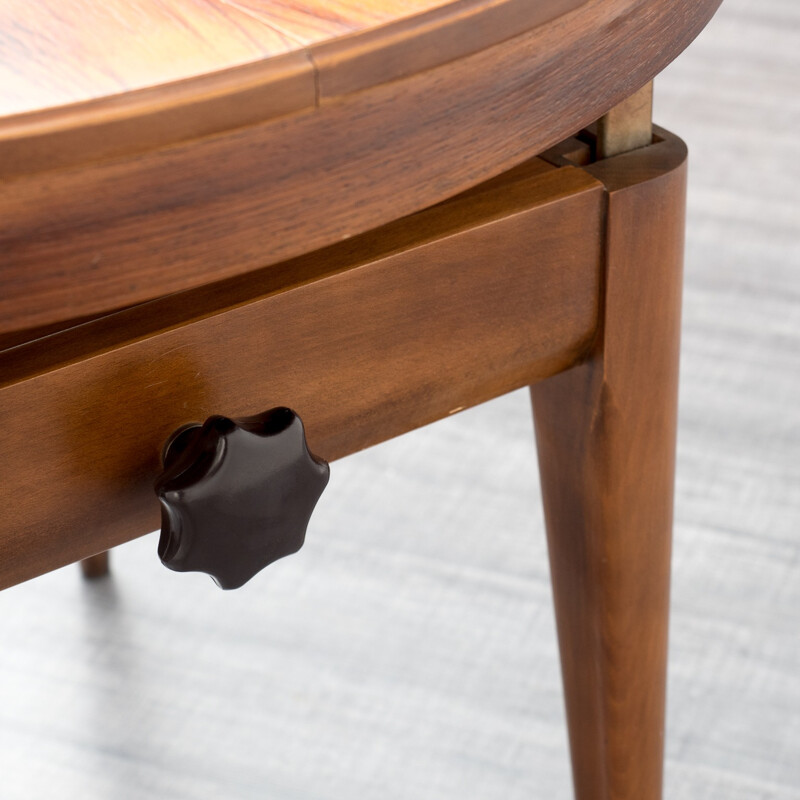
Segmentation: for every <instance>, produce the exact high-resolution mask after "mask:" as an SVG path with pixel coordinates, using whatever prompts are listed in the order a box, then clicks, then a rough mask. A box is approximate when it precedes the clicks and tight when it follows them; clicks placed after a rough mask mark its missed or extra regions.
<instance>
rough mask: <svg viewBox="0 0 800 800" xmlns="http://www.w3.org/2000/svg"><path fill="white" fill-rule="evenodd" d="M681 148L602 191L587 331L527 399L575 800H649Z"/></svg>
mask: <svg viewBox="0 0 800 800" xmlns="http://www.w3.org/2000/svg"><path fill="white" fill-rule="evenodd" d="M685 157H686V152H685V148H684V147H683V145H682V143H681V142H679V141H677V140H675V139H671V138H670V139H668V140H666V141H663V142H661V143H660V144H655V145H652V146H650V147H648V148H644V149H642V150H637V151H634V152H632V153H629V154H626V155H622V156H619V157H617V158H615V159H611V160H608V161H600V162H598V163H596V164H594V165H592V166H589V167H587V168H586V169H587V171H589V172H592V173H593V174H594V175H596V176H597V177H599V178H601V179H602V180H603V182H604V184H605V185H606V186H607V188H608V222H607V232H606V236H607V239H606V268H605V281H604V307H603V311H602V315H601V325H600V328H599V330H598V335H597V338H596V340H595V344H594V347H593V349H592V351H591V354H590V356H589V357H588V358H587V360H586V361H585V362H584V363H582V364H581V365H580V366H577V367H575V368H573V369H571V370H568V371H567V372H564V373H563V374H561V375H558V376H556V377H554V378H551V379H549V380H546V381H543V382H542V383H540V384H538V385H536V386H534V387H533V388H532V397H533V409H534V419H535V426H536V439H537V443H538V449H539V467H540V473H541V481H542V494H543V500H544V510H545V520H546V523H547V536H548V545H549V550H550V562H551V572H552V581H553V591H554V596H555V605H556V617H557V623H558V635H559V644H560V650H561V665H562V672H563V679H564V688H565V694H566V705H567V718H568V723H569V732H570V744H571V750H572V768H573V776H574V783H575V792H576V798H577V800H659V798H660V797H661V785H662V763H663V749H664V707H665V686H666V664H667V624H668V613H669V563H670V543H671V538H672V497H673V482H674V466H675V433H676V422H677V420H676V416H677V414H676V412H677V399H678V356H679V339H680V300H681V285H682V283H681V274H682V259H683V230H684V205H685V188H686V186H685V178H686V169H685Z"/></svg>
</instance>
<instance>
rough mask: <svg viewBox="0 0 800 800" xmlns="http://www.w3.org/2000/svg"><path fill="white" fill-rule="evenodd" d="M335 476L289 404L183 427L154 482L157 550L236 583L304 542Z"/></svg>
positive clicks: (226, 583)
mask: <svg viewBox="0 0 800 800" xmlns="http://www.w3.org/2000/svg"><path fill="white" fill-rule="evenodd" d="M329 474H330V470H329V467H328V465H327V464H326V463H325V462H324V461H322V460H321V459H318V458H315V457H314V456H313V455H311V453H310V452H309V450H308V445H307V443H306V438H305V432H304V430H303V424H302V422H301V421H300V418H299V417H298V416H297V414H295V413H294V411H292V410H291V409H288V408H273V409H272V410H271V411H267V412H265V413H264V414H259V415H258V416H256V417H248V418H247V419H239V420H231V419H228V418H227V417H220V416H215V417H209V418H208V419H207V420H206V421H205V423H203V425H198V424H193V425H187V426H184V427H183V428H180V429H179V430H177V431H176V432H175V433H174V434H173V435H172V436H171V437H170V439H169V441H168V442H167V444H166V446H165V448H164V472H163V473H162V475H161V476H160V477H159V479H158V480H157V481H156V485H155V489H156V494H157V495H158V499H159V500H160V502H161V539H160V541H159V543H158V555H159V557H160V558H161V561H162V562H163V564H164V565H165V566H167V567H169V568H170V569H173V570H176V571H178V572H207V573H208V574H209V575H211V577H212V578H213V579H214V580H215V581H216V582H217V584H219V586H221V587H222V588H223V589H236V588H238V587H239V586H242V585H243V584H245V583H247V581H249V580H250V578H252V577H253V576H254V575H255V574H256V573H257V572H260V571H261V570H262V569H264V567H266V566H267V565H268V564H271V563H272V562H273V561H277V560H278V559H279V558H283V556H287V555H289V554H290V553H296V552H297V551H298V550H299V549H300V548H301V547H302V545H303V541H304V540H305V534H306V528H307V526H308V521H309V519H310V518H311V512H312V511H313V510H314V506H315V505H316V503H317V500H319V497H320V495H321V494H322V490H323V489H324V488H325V486H326V485H327V483H328V477H329Z"/></svg>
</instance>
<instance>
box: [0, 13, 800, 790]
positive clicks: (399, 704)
mask: <svg viewBox="0 0 800 800" xmlns="http://www.w3.org/2000/svg"><path fill="white" fill-rule="evenodd" d="M798 76H800V4H798V3H797V2H796V0H758V1H756V0H726V2H725V3H724V4H723V8H722V10H721V11H720V12H719V15H718V17H717V18H716V19H715V20H714V21H713V22H712V23H711V25H710V27H709V28H708V30H707V31H706V32H705V33H704V34H703V35H702V36H701V38H700V39H699V40H698V41H697V42H696V43H695V44H694V45H693V46H692V48H690V50H689V51H688V52H687V53H686V54H684V55H683V56H682V57H681V58H680V60H679V61H677V62H676V63H675V64H674V65H673V66H672V67H671V68H670V69H669V70H668V71H667V72H666V73H665V74H664V75H663V76H662V77H661V78H660V80H659V81H658V82H657V85H656V90H657V91H656V94H657V101H656V119H657V121H658V122H659V123H660V124H662V125H664V126H665V127H667V128H670V129H672V130H674V131H676V132H677V133H679V134H680V135H682V136H683V137H684V138H685V139H686V140H687V142H688V143H689V146H690V150H691V153H692V156H691V170H690V176H691V177H690V196H689V228H688V244H687V283H686V299H685V328H684V351H683V362H682V369H683V371H682V388H681V403H682V405H681V424H680V440H679V458H678V477H677V507H676V529H675V537H676V539H675V559H674V588H673V617H672V626H671V655H670V659H671V660H670V682H669V730H668V736H667V745H666V749H667V768H666V790H667V791H666V797H667V798H668V799H669V800H700V799H701V798H702V800H745V799H746V800H790V799H796V798H800V157H798V151H799V150H800V77H798ZM533 453H534V449H533V442H532V426H531V421H530V414H529V406H528V400H527V396H526V394H525V393H524V392H523V393H516V394H513V395H509V396H507V397H504V398H500V399H499V400H497V401H495V402H493V403H489V404H487V405H485V406H482V407H480V408H477V409H474V410H472V411H469V412H465V413H463V414H459V415H456V416H454V417H452V418H450V419H448V420H446V421H444V422H442V423H439V424H437V425H434V426H431V427H429V428H426V429H424V430H421V431H418V432H416V433H414V434H411V435H409V436H407V437H403V438H401V439H399V440H396V441H393V442H390V443H388V444H386V445H384V446H382V447H379V448H375V449H374V450H371V451H368V452H366V453H363V454H360V455H358V456H356V457H352V458H349V459H346V460H344V461H341V462H337V463H336V464H334V466H333V476H332V479H331V485H330V487H329V489H328V491H327V492H326V494H325V495H324V496H323V499H322V501H321V503H320V506H319V509H318V511H317V513H316V515H315V518H314V519H313V520H312V524H311V528H310V531H309V537H308V542H307V545H306V547H305V548H304V550H303V551H301V553H300V554H299V555H298V556H296V557H294V558H291V559H287V560H285V561H283V562H280V563H278V564H276V565H274V566H273V567H272V568H271V569H270V570H269V571H268V572H266V573H265V574H264V575H263V576H262V578H261V579H259V580H256V581H254V582H253V583H252V584H251V585H248V586H246V587H245V588H244V589H243V590H241V591H239V592H238V593H222V592H219V591H218V590H216V589H215V588H214V587H213V586H212V584H211V583H210V580H209V579H208V578H205V577H204V576H198V575H175V574H172V573H169V572H168V571H167V570H164V569H163V568H162V567H161V566H160V565H159V563H158V560H157V558H156V553H155V547H156V540H155V538H154V537H153V536H149V537H145V538H144V539H141V540H139V541H137V542H134V543H131V544H130V545H127V546H125V547H123V548H120V549H119V550H118V551H116V552H115V554H114V577H113V579H112V580H104V581H100V582H97V583H94V584H84V583H83V582H81V580H80V579H79V576H78V573H77V568H71V569H67V570H61V571H60V572H57V573H53V574H51V575H48V576H45V577H43V578H41V579H39V580H36V581H33V582H31V583H28V584H25V585H23V586H19V587H16V588H14V589H11V590H9V591H6V592H4V593H2V595H0V642H2V648H0V798H2V800H16V799H17V798H19V799H20V800H22V799H23V798H24V799H25V800H30V799H31V798H56V797H57V798H63V799H64V800H66V799H67V798H80V799H81V800H94V799H95V798H114V800H125V799H126V798H131V799H133V798H136V800H139V799H141V800H147V799H150V798H152V799H153V800H155V799H156V798H157V799H158V800H172V798H176V799H177V798H187V800H188V799H189V798H192V800H197V799H198V798H226V800H228V799H230V800H234V799H236V800H238V799H239V798H267V799H268V800H271V799H272V798H275V799H276V800H300V798H303V799H304V800H305V799H307V800H312V799H313V800H361V799H362V798H363V799H365V800H366V799H367V798H369V799H370V800H372V798H380V799H381V800H391V799H392V798H409V799H412V798H413V800H449V798H453V799H455V798H458V799H459V800H493V799H494V798H498V799H499V798H502V799H503V800H516V799H517V798H519V799H520V800H522V798H525V800H568V798H570V796H571V789H570V777H569V766H568V760H567V747H566V732H565V727H564V714H563V709H562V699H561V688H560V679H559V672H558V656H557V651H556V642H555V632H554V624H553V611H552V605H551V599H550V591H549V585H548V581H549V576H548V568H547V563H546V553H545V545H544V534H543V524H542V514H541V510H540V498H539V494H538V487H537V481H538V477H537V474H536V463H535V459H534V457H533Z"/></svg>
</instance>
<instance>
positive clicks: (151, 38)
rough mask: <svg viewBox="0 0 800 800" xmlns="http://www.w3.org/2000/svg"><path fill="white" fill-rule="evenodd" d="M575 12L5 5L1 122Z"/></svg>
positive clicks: (441, 4)
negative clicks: (443, 33) (237, 70)
mask: <svg viewBox="0 0 800 800" xmlns="http://www.w3.org/2000/svg"><path fill="white" fill-rule="evenodd" d="M580 1H581V2H582V1H583V0H580ZM524 5H527V6H528V7H529V8H528V9H527V10H524ZM575 5H578V2H569V1H567V2H564V0H556V2H553V0H525V2H524V3H522V2H519V1H517V2H508V0H504V1H503V2H500V3H487V2H480V1H479V2H475V0H468V1H467V2H464V0H290V2H284V1H282V0H208V1H207V2H204V3H197V2H192V0H161V1H160V2H159V1H158V0H134V2H129V0H107V1H106V2H103V3H97V2H93V0H36V2H35V3H30V2H26V1H25V0H5V2H3V3H2V4H0V86H2V87H3V91H2V93H0V117H3V116H10V115H12V114H19V113H22V112H26V111H39V110H41V109H45V108H53V107H58V106H63V105H68V104H71V103H78V102H81V101H86V100H93V99H96V98H100V97H108V96H113V95H119V94H125V93H127V92H130V91H135V90H137V89H143V88H146V87H152V86H160V85H162V84H165V83H171V82H174V81H179V80H182V79H186V78H193V77H197V76H199V75H208V74H210V73H214V72H219V71H222V70H226V69H229V68H231V67H235V66H238V65H241V64H246V63H249V62H253V61H259V60H265V59H268V58H274V57H276V56H281V55H285V54H287V53H292V52H294V51H301V50H306V49H307V48H309V47H310V46H311V45H317V44H320V43H324V42H328V41H329V40H331V39H339V38H341V37H343V36H346V35H350V36H351V37H352V36H353V35H358V34H362V33H365V32H368V33H370V38H371V40H372V42H371V43H374V40H375V38H376V35H375V34H374V33H373V31H374V29H376V28H383V27H385V26H387V25H396V26H397V27H398V28H400V29H401V30H405V29H408V28H409V27H411V28H412V29H416V28H418V27H420V26H425V25H426V24H429V22H430V21H431V19H433V20H437V21H440V20H441V19H442V18H447V17H457V16H463V15H469V16H471V17H472V19H473V21H474V22H475V23H476V24H474V25H473V28H475V29H476V30H475V33H474V34H473V37H474V38H475V39H476V43H477V45H478V47H480V46H484V47H485V46H487V44H493V43H495V42H496V41H497V39H496V38H494V37H495V36H496V33H495V32H493V31H492V30H491V27H490V26H487V25H485V24H481V16H482V15H483V13H485V12H489V13H491V12H492V11H493V9H492V6H495V7H497V6H499V7H500V10H501V11H502V12H503V15H505V16H509V17H510V16H512V15H513V14H516V15H517V16H518V17H523V16H525V15H527V16H528V19H535V17H536V14H537V9H536V6H539V7H543V6H544V7H548V6H549V7H551V8H558V9H562V10H563V9H568V8H570V6H575ZM504 7H505V8H504ZM437 11H438V12H439V13H437V14H431V13H430V12H437ZM425 12H428V13H427V14H426V13H425ZM495 13H496V12H495ZM421 14H422V15H424V16H423V17H422V18H419V15H421ZM388 33H389V32H384V31H379V33H378V35H377V36H378V38H381V37H383V36H386V35H387V34H388ZM498 33H499V31H498ZM352 46H353V45H352V44H346V45H345V47H352ZM359 46H361V47H363V46H364V45H363V44H360V45H359Z"/></svg>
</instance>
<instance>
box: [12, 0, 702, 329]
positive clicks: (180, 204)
mask: <svg viewBox="0 0 800 800" xmlns="http://www.w3.org/2000/svg"><path fill="white" fill-rule="evenodd" d="M627 3H630V5H628V4H627ZM627 3H623V2H622V0H615V2H613V3H609V2H605V0H603V1H602V2H599V3H598V2H594V0H593V1H592V2H589V3H587V4H586V5H585V6H581V8H580V9H578V10H576V11H574V12H573V13H572V14H571V15H569V17H568V21H569V24H567V21H566V20H565V21H563V22H562V23H561V24H557V23H556V22H552V23H547V24H543V25H539V26H538V27H536V28H534V29H533V30H532V31H530V32H528V33H525V34H523V35H521V36H517V37H515V38H513V39H509V40H507V41H506V42H503V43H501V44H499V45H497V46H495V47H492V48H489V49H486V50H482V51H480V52H478V53H475V54H473V55H470V56H466V57H463V58H460V59H458V60H456V61H453V62H451V63H449V64H446V65H444V66H441V67H437V68H435V69H428V70H426V71H424V72H421V73H419V74H416V75H413V76H410V77H408V78H404V79H402V80H397V81H393V82H390V83H387V84H382V85H380V86H378V87H375V88H373V89H369V90H364V91H360V92H357V93H355V94H352V95H347V96H346V97H343V98H337V99H332V100H330V101H327V100H325V98H322V100H321V105H320V106H319V107H318V108H316V109H315V110H314V109H312V110H309V111H307V112H301V113H297V114H293V115H290V116H286V117H283V118H281V119H279V120H274V121H272V122H266V123H262V124H258V125H251V126H249V127H246V128H242V129H240V130H237V131H228V132H226V133H224V134H220V135H217V136H209V137H206V138H202V139H198V140H196V141H191V142H186V143H184V144H182V145H179V146H175V147H170V148H164V149H159V150H152V151H149V152H147V153H143V154H140V155H139V156H126V157H121V158H118V159H115V160H111V161H103V162H101V163H93V164H83V165H78V166H75V167H74V168H70V169H60V170H54V171H52V172H45V173H42V174H30V175H20V174H19V173H18V172H14V170H19V169H23V170H24V169H30V168H33V167H35V168H37V169H39V168H41V169H43V168H45V167H54V166H57V165H61V166H65V162H61V161H59V158H60V157H61V156H60V155H59V154H63V155H65V157H68V158H71V157H72V156H73V155H75V154H76V152H78V151H80V148H81V147H83V146H84V144H83V143H85V142H87V141H89V142H94V143H95V144H97V148H98V149H97V150H96V151H95V149H94V145H92V146H91V147H90V148H89V151H88V152H89V153H91V154H93V156H94V157H99V156H100V155H103V154H106V155H108V153H109V152H110V151H106V150H104V149H103V148H104V147H105V146H106V145H105V144H103V143H109V145H108V146H111V147H112V149H113V146H114V143H115V142H117V141H120V140H121V141H128V140H130V141H137V140H138V135H137V130H138V128H137V125H135V124H134V125H133V127H132V128H130V129H129V130H128V133H127V134H126V135H125V136H122V137H121V139H117V138H116V137H115V136H113V135H110V131H109V130H107V129H105V128H104V127H103V125H102V124H100V125H99V127H96V128H92V126H91V125H88V126H82V125H81V124H80V120H78V121H77V122H76V125H75V126H73V127H71V128H69V130H67V131H66V133H69V135H70V136H72V137H73V138H72V139H71V141H72V145H70V146H69V147H67V148H66V150H59V147H57V146H50V145H51V144H52V142H50V143H49V144H48V136H47V135H45V134H43V137H42V138H37V135H36V134H35V132H34V131H31V130H29V131H28V132H27V134H25V135H21V136H20V137H19V138H17V139H13V140H8V141H7V142H6V144H7V145H8V146H9V147H11V152H9V151H8V150H6V151H4V152H3V154H2V155H3V156H4V157H2V158H0V165H2V166H3V168H5V169H6V170H11V171H12V173H14V174H16V175H17V177H16V178H14V179H13V180H6V181H4V182H3V183H2V184H0V255H1V256H2V263H3V267H2V270H0V333H4V332H9V331H14V330H26V329H30V328H37V327H40V326H46V325H50V324H54V323H58V322H59V321H62V320H68V319H73V318H77V317H83V316H90V315H95V314H98V313H103V312H105V311H109V310H113V309H116V308H121V307H126V306H129V305H132V304H134V303H139V302H143V301H146V300H148V299H151V298H154V297H157V296H160V295H163V294H167V293H171V292H179V291H184V290H187V289H190V288H193V287H196V286H200V285H203V284H206V283H211V282H213V281H217V280H222V279H225V278H227V277H230V276H232V275H235V274H241V273H244V272H248V271H251V270H254V269H258V268H260V267H263V266H265V265H268V264H273V263H277V262H279V261H282V260H285V259H288V258H292V257H294V256H296V255H299V254H301V253H304V252H309V251H312V250H314V249H318V248H320V247H324V246H326V245H328V244H332V243H334V242H336V241H341V240H342V239H344V238H347V237H350V236H354V235H357V234H358V233H361V232H363V231H365V230H369V229H370V228H374V227H377V226H378V225H381V224H385V223H386V222H388V221H390V220H392V219H397V218H398V217H400V216H403V215H407V214H410V213H413V212H415V211H417V210H419V209H420V208H423V207H426V206H429V205H431V204H433V203H436V202H439V201H441V200H443V199H445V198H447V197H451V196H453V195H454V194H456V193H458V192H460V191H462V190H464V189H466V188H468V187H470V186H474V185H476V184H478V183H480V182H482V181H484V180H487V179H489V178H491V177H493V176H494V175H497V174H499V173H501V172H502V171H504V170H506V169H509V168H511V167H513V166H514V165H516V164H519V163H520V162H522V161H524V160H525V159H527V158H529V157H531V156H532V155H535V154H536V153H538V152H541V151H542V150H543V149H545V148H546V147H548V146H549V145H552V144H554V143H555V142H557V141H559V140H560V139H562V138H563V137H565V136H568V135H570V134H571V133H573V132H574V131H575V130H576V129H579V128H580V127H581V126H582V125H584V124H586V123H588V122H590V121H592V120H593V119H595V118H597V117H598V116H599V115H601V114H602V113H603V112H604V111H606V110H608V108H609V107H611V106H613V105H614V104H615V103H616V102H617V101H619V100H621V99H622V98H623V97H625V96H626V95H628V94H630V93H631V92H632V91H634V90H635V89H637V88H638V87H639V85H641V84H643V83H645V82H647V81H648V80H650V79H651V78H652V77H653V75H654V74H655V73H656V72H657V71H658V70H659V69H661V68H662V67H663V66H664V65H665V64H666V63H667V62H668V61H669V60H670V58H672V57H674V55H676V54H677V53H678V52H679V51H680V50H681V49H682V48H683V47H684V46H686V44H688V43H689V41H691V39H692V38H693V37H694V35H695V34H696V33H697V31H698V30H700V28H701V27H702V26H703V25H704V24H705V22H706V21H707V20H708V18H709V16H710V15H711V13H712V12H713V10H714V8H716V4H717V0H713V1H712V0H708V2H704V3H697V2H690V0H680V2H678V3H674V2H673V3H669V4H668V5H667V4H665V3H661V2H647V3H641V2H639V3H633V1H632V0H627ZM567 34H569V35H567ZM600 34H602V35H600ZM567 54H569V55H568V56H567ZM167 109H168V110H169V109H172V110H174V107H173V106H170V105H169V103H167ZM151 110H152V109H151ZM143 113H144V112H143ZM145 116H146V115H145ZM148 120H149V121H148V122H147V124H145V125H144V129H145V132H146V133H147V132H152V130H153V129H154V127H157V126H156V123H155V121H154V120H153V118H152V117H148ZM129 121H130V120H129ZM66 133H65V135H66ZM126 136H127V138H126ZM145 138H146V137H145ZM150 144H151V145H152V141H151V142H150ZM15 147H16V148H21V149H16V150H15ZM31 148H33V149H31ZM75 148H77V150H75ZM26 153H27V155H26ZM32 154H33V155H32ZM84 154H86V153H84ZM29 157H30V158H29ZM52 159H55V160H52ZM165 254H169V255H168V256H167V255H165Z"/></svg>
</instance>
